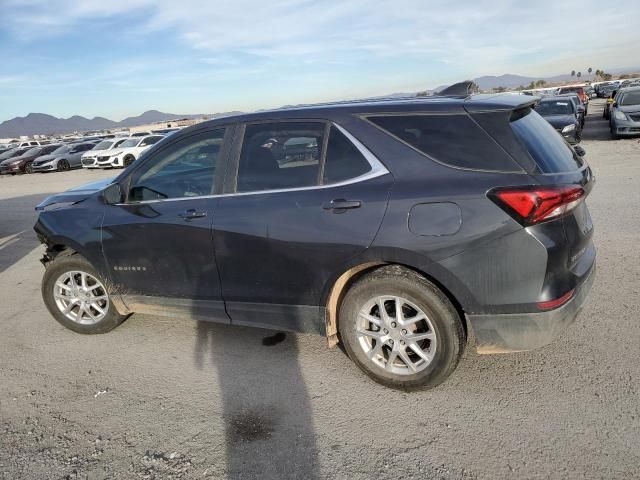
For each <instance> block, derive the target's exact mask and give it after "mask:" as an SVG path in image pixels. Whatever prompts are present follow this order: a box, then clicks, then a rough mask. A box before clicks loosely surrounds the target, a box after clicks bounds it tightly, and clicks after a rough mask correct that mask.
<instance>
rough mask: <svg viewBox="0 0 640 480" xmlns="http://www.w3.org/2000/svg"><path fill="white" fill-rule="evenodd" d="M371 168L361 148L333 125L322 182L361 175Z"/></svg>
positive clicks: (337, 180)
mask: <svg viewBox="0 0 640 480" xmlns="http://www.w3.org/2000/svg"><path fill="white" fill-rule="evenodd" d="M370 170H371V165H369V162H367V160H366V158H364V156H363V155H362V153H360V150H358V149H357V148H356V146H355V145H354V144H353V143H351V141H349V139H348V138H347V137H346V136H345V135H344V134H343V133H342V132H341V131H340V130H338V129H337V128H336V127H331V130H330V133H329V142H328V143H327V156H326V159H325V163H324V175H323V180H322V183H325V184H326V183H335V182H341V181H343V180H348V179H350V178H355V177H359V176H360V175H364V174H365V173H367V172H368V171H370Z"/></svg>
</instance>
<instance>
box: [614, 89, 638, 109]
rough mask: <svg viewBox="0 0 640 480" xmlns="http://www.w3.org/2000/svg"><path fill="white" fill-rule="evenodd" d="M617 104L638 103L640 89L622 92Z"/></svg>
mask: <svg viewBox="0 0 640 480" xmlns="http://www.w3.org/2000/svg"><path fill="white" fill-rule="evenodd" d="M618 104H619V105H624V106H627V105H640V91H637V92H628V93H623V94H622V98H620V101H619V102H618Z"/></svg>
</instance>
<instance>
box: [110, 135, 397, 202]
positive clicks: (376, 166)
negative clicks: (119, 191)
mask: <svg viewBox="0 0 640 480" xmlns="http://www.w3.org/2000/svg"><path fill="white" fill-rule="evenodd" d="M331 125H332V126H334V127H336V128H337V129H338V130H339V131H340V132H341V133H343V134H344V136H345V137H347V139H348V140H349V141H350V142H351V143H353V145H355V147H356V148H357V149H358V151H359V152H360V153H361V154H362V156H364V158H365V159H366V160H367V162H368V163H369V165H370V166H371V170H370V171H368V172H367V173H365V174H362V175H359V176H357V177H353V178H350V179H348V180H342V181H341V182H335V183H329V184H326V185H313V186H310V187H295V188H277V189H271V190H258V191H255V192H235V193H218V194H215V195H198V196H194V197H179V198H161V199H157V200H141V201H139V202H130V203H116V205H144V204H149V203H159V202H179V201H184V200H198V199H205V198H219V197H240V196H246V195H262V194H270V193H284V192H302V191H306V190H323V189H327V188H334V187H343V186H346V185H352V184H354V183H359V182H364V181H366V180H371V179H372V178H376V177H380V176H382V175H386V174H388V173H389V170H387V167H385V166H384V165H383V164H382V162H381V161H380V160H378V158H377V157H376V156H375V155H374V154H373V153H371V151H370V150H369V149H368V148H367V147H365V146H364V145H363V144H362V142H360V141H359V140H358V139H357V138H355V137H354V136H353V135H352V134H351V133H350V132H349V131H347V130H346V129H345V128H343V127H342V126H340V125H338V124H337V123H335V122H331Z"/></svg>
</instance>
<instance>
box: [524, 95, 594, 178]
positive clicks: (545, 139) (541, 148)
mask: <svg viewBox="0 0 640 480" xmlns="http://www.w3.org/2000/svg"><path fill="white" fill-rule="evenodd" d="M511 128H512V129H513V132H514V133H515V134H516V137H517V138H518V139H519V140H520V141H521V142H522V144H523V145H524V146H525V148H526V149H527V151H528V152H529V154H530V155H531V157H532V158H533V159H534V161H535V162H536V164H537V165H538V168H539V169H540V171H541V172H542V173H559V172H571V171H573V170H577V169H578V168H580V167H581V166H582V162H581V160H580V157H578V156H577V155H576V154H574V152H573V150H572V149H571V148H570V147H569V145H567V143H566V142H565V141H564V139H563V138H562V137H561V136H560V135H558V133H557V132H556V131H555V130H554V128H553V127H552V126H551V125H550V124H549V123H548V122H547V121H546V120H545V119H544V118H542V117H541V116H540V115H538V114H537V113H536V112H534V111H533V110H531V109H530V108H529V109H527V110H525V111H522V112H519V113H517V114H514V120H513V121H512V122H511Z"/></svg>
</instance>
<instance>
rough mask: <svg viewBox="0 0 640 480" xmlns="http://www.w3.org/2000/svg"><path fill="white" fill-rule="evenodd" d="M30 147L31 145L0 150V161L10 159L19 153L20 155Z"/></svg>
mask: <svg viewBox="0 0 640 480" xmlns="http://www.w3.org/2000/svg"><path fill="white" fill-rule="evenodd" d="M31 148H33V147H22V148H10V149H8V150H6V151H4V152H0V163H1V162H3V161H5V160H7V159H11V158H14V157H17V156H19V155H22V154H23V153H25V152H26V151H27V150H29V149H31Z"/></svg>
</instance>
